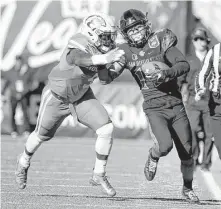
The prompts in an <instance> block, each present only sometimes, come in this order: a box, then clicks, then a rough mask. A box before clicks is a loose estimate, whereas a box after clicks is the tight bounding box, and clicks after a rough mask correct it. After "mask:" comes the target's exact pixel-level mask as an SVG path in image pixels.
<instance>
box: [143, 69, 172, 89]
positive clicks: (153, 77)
mask: <svg viewBox="0 0 221 209" xmlns="http://www.w3.org/2000/svg"><path fill="white" fill-rule="evenodd" d="M145 76H146V78H147V79H148V80H149V81H151V82H152V83H153V84H154V86H155V87H158V86H159V85H161V84H162V83H164V82H167V81H169V79H168V78H166V72H165V70H151V69H150V70H149V69H148V70H147V71H146V73H145Z"/></svg>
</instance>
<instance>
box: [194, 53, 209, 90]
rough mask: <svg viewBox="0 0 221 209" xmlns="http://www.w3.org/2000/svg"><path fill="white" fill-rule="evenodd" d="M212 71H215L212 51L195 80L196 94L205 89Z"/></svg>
mask: <svg viewBox="0 0 221 209" xmlns="http://www.w3.org/2000/svg"><path fill="white" fill-rule="evenodd" d="M212 71H213V50H212V49H210V50H209V52H208V53H207V55H206V57H205V60H204V63H203V67H202V69H201V70H200V72H199V74H198V76H197V77H196V80H195V84H196V85H195V87H196V89H195V90H196V92H198V91H199V90H200V89H205V84H206V80H207V78H209V75H210V73H212Z"/></svg>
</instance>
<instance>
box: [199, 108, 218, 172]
mask: <svg viewBox="0 0 221 209" xmlns="http://www.w3.org/2000/svg"><path fill="white" fill-rule="evenodd" d="M202 121H203V129H204V133H205V138H204V153H203V162H202V165H201V168H202V169H203V170H209V169H210V167H211V164H212V149H213V143H214V142H213V134H212V127H211V121H210V116H209V110H205V111H203V112H202ZM220 127H221V126H220Z"/></svg>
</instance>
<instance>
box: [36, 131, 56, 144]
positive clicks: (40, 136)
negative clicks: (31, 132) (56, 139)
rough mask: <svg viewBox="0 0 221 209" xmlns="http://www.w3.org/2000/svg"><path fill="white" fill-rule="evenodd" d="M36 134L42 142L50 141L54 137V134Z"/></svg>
mask: <svg viewBox="0 0 221 209" xmlns="http://www.w3.org/2000/svg"><path fill="white" fill-rule="evenodd" d="M35 133H36V132H35ZM36 135H37V136H38V138H39V139H41V141H42V142H44V141H49V140H50V139H51V138H53V136H45V135H41V134H39V133H36Z"/></svg>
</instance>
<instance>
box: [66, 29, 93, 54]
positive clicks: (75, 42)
mask: <svg viewBox="0 0 221 209" xmlns="http://www.w3.org/2000/svg"><path fill="white" fill-rule="evenodd" d="M88 45H89V40H88V38H87V37H86V36H84V35H83V34H81V33H77V34H75V35H73V36H72V37H71V38H70V39H69V41H68V46H67V47H68V48H70V49H80V50H82V51H85V52H87V47H88Z"/></svg>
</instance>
